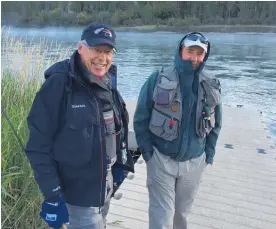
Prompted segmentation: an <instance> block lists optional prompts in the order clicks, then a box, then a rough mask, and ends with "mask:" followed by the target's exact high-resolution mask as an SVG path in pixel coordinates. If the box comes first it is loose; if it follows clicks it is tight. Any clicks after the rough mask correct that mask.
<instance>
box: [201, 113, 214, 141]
mask: <svg viewBox="0 0 276 229" xmlns="http://www.w3.org/2000/svg"><path fill="white" fill-rule="evenodd" d="M215 121H216V120H215V111H214V109H211V113H210V117H209V119H208V118H203V117H201V120H200V122H199V133H200V137H202V138H204V137H206V136H207V135H208V134H209V133H210V132H211V130H212V129H213V128H214V127H215Z"/></svg>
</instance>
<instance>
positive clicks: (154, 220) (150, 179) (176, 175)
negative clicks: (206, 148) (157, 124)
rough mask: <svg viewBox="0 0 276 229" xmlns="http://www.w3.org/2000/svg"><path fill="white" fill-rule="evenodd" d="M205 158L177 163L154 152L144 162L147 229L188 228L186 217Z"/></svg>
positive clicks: (196, 188)
mask: <svg viewBox="0 0 276 229" xmlns="http://www.w3.org/2000/svg"><path fill="white" fill-rule="evenodd" d="M205 158H206V155H205V153H204V154H203V155H202V156H200V157H198V158H194V159H191V160H189V161H184V162H178V161H175V160H173V159H171V158H170V157H168V156H165V155H164V154H161V153H160V152H158V150H157V149H156V148H155V149H154V154H153V156H152V158H150V159H149V161H148V162H147V187H148V192H149V229H187V216H188V215H189V213H190V212H191V207H192V204H193V202H194V198H195V196H196V193H197V191H198V187H199V183H200V180H201V177H202V173H203V171H204V169H205V167H206V162H205Z"/></svg>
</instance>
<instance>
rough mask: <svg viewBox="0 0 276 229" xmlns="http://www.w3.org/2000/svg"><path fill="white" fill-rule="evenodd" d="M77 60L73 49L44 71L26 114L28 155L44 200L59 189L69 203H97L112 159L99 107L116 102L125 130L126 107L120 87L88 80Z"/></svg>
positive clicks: (100, 201)
mask: <svg viewBox="0 0 276 229" xmlns="http://www.w3.org/2000/svg"><path fill="white" fill-rule="evenodd" d="M78 62H79V55H78V53H77V52H75V53H74V54H73V55H72V56H71V59H70V60H64V61H61V62H58V63H56V64H54V65H53V66H51V67H50V68H49V69H48V70H46V72H45V78H46V81H45V82H44V84H43V85H42V87H41V88H40V90H39V91H38V93H37V94H36V97H35V99H34V102H33V105H32V107H31V110H30V113H29V116H28V118H27V120H28V125H29V130H30V137H29V141H28V143H27V146H26V153H27V156H28V158H29V160H30V163H31V166H32V167H33V169H34V175H35V179H36V182H37V183H38V185H39V187H40V189H41V191H42V193H43V195H44V196H45V198H46V199H51V198H52V197H53V196H55V195H57V193H62V194H63V195H64V197H65V200H66V202H67V203H69V204H72V205H76V206H87V207H88V206H93V207H101V206H103V205H104V202H105V191H106V175H107V165H108V164H109V163H110V161H108V158H107V153H106V142H105V136H106V130H105V122H104V118H103V111H104V109H105V105H106V104H107V103H111V104H113V105H114V106H116V107H117V111H118V116H119V119H124V118H125V120H124V127H121V128H125V129H124V130H125V131H124V133H126V134H127V123H128V120H126V119H127V117H125V116H127V111H126V109H125V104H124V102H123V100H122V98H121V97H120V95H119V93H118V91H117V90H116V89H110V90H108V89H107V88H106V89H104V87H102V86H101V85H99V84H98V83H97V82H96V81H95V82H92V83H91V82H89V80H88V78H86V77H85V76H84V74H83V73H82V71H80V69H81V68H80V66H78ZM107 76H108V77H110V76H109V74H107ZM110 93H112V94H113V96H112V95H110ZM105 95H110V97H109V96H108V97H105ZM111 97H112V98H113V99H114V100H113V101H110V98H111ZM105 101H106V102H105ZM119 121H120V120H119ZM118 136H119V135H118ZM123 137H125V136H123ZM126 142H127V141H126ZM117 150H118V149H117ZM119 151H120V150H118V152H119ZM117 156H118V155H117ZM59 187H61V188H60V189H59Z"/></svg>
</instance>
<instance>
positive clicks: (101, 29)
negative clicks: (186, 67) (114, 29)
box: [94, 28, 112, 37]
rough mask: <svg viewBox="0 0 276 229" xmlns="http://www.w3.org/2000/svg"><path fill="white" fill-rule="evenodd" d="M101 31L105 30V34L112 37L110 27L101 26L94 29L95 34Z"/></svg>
mask: <svg viewBox="0 0 276 229" xmlns="http://www.w3.org/2000/svg"><path fill="white" fill-rule="evenodd" d="M101 31H103V33H104V35H105V36H109V37H112V33H111V31H110V30H109V29H105V28H99V29H96V30H95V31H94V33H95V34H99V33H100V32H101Z"/></svg>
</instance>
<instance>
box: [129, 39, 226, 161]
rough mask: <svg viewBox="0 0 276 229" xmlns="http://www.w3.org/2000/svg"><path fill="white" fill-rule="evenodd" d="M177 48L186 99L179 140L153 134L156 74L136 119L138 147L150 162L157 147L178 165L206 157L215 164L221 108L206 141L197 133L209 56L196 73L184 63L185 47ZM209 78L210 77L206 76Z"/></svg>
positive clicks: (177, 67)
mask: <svg viewBox="0 0 276 229" xmlns="http://www.w3.org/2000/svg"><path fill="white" fill-rule="evenodd" d="M184 38H185V36H184V37H183V38H182V39H181V40H180V42H179V43H178V45H177V48H176V52H175V57H174V62H173V68H174V69H175V71H176V72H177V74H178V76H179V83H180V92H181V96H182V118H181V126H180V133H179V136H178V138H176V139H175V140H172V141H167V140H164V139H162V138H160V137H158V136H156V135H154V134H152V132H151V131H150V130H149V123H150V120H151V115H152V109H153V106H154V101H153V92H154V89H155V86H156V81H157V77H158V74H159V72H158V71H156V72H154V73H153V74H152V75H151V76H150V77H149V78H148V80H147V81H146V82H145V84H144V85H143V87H142V89H141V92H140V95H139V98H138V102H137V107H136V111H135V115H134V131H135V135H136V140H137V143H138V147H139V148H140V149H141V151H142V155H143V157H144V159H145V160H149V159H150V158H151V156H152V154H153V146H155V147H156V148H157V149H158V150H159V151H160V152H161V153H163V154H165V155H168V156H170V157H171V158H173V159H175V160H177V161H186V160H190V159H192V158H195V157H198V156H200V155H202V154H203V153H204V152H205V153H206V162H207V163H209V164H212V163H213V158H214V155H215V147H216V142H217V139H218V135H219V132H220V129H221V104H219V105H217V106H216V107H215V127H214V128H213V129H212V130H211V132H210V133H209V134H208V135H207V137H205V138H201V137H199V136H198V135H197V133H196V128H195V127H196V109H197V101H198V87H199V74H200V73H201V72H202V71H203V68H204V66H205V62H206V61H207V59H208V56H209V53H210V45H209V46H208V52H207V53H206V56H205V58H204V62H202V63H201V64H200V65H199V67H198V68H197V69H196V70H194V69H193V67H192V62H191V61H189V60H182V58H181V57H180V54H179V50H180V48H181V43H182V41H183V39H184ZM204 74H205V75H206V73H204Z"/></svg>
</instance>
